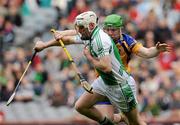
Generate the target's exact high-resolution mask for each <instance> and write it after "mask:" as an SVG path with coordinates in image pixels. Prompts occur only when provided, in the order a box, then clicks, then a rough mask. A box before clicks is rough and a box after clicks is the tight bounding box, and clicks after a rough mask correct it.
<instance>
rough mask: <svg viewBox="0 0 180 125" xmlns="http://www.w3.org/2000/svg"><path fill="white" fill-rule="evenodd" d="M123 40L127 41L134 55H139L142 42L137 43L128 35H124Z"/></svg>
mask: <svg viewBox="0 0 180 125" xmlns="http://www.w3.org/2000/svg"><path fill="white" fill-rule="evenodd" d="M123 39H124V40H125V42H126V44H127V46H128V49H129V51H131V52H132V53H134V54H137V52H138V50H139V48H140V47H141V46H142V44H141V43H140V42H137V41H136V40H135V39H134V38H132V37H131V36H129V35H127V34H123Z"/></svg>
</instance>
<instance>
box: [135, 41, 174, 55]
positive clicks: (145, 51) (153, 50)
mask: <svg viewBox="0 0 180 125" xmlns="http://www.w3.org/2000/svg"><path fill="white" fill-rule="evenodd" d="M136 44H137V43H136ZM171 50H172V47H171V46H170V45H168V44H166V43H162V44H160V43H159V42H158V43H157V44H156V46H154V47H150V48H146V47H144V46H142V45H141V44H137V45H134V47H133V48H132V51H133V53H135V54H136V55H138V56H140V57H143V58H153V57H156V56H158V55H159V53H160V52H166V51H168V52H169V51H171Z"/></svg>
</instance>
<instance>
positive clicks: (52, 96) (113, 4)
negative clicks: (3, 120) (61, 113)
mask: <svg viewBox="0 0 180 125" xmlns="http://www.w3.org/2000/svg"><path fill="white" fill-rule="evenodd" d="M27 3H28V4H27ZM35 7H36V8H54V9H55V10H56V12H57V17H56V20H55V21H54V23H53V24H51V25H49V26H48V27H46V28H45V30H43V31H42V32H37V33H35V34H34V36H33V37H32V38H31V39H27V41H24V43H22V45H21V46H17V45H16V41H15V38H16V37H18V36H16V35H15V33H14V30H16V27H21V26H22V25H23V23H24V20H23V19H24V18H25V17H27V16H30V15H31V11H32V9H33V8H35ZM87 10H93V11H94V12H96V14H97V15H98V17H99V23H100V24H102V22H103V20H104V18H105V16H107V15H108V14H112V13H116V14H120V15H121V16H123V17H124V21H125V22H124V28H123V30H124V32H125V33H127V34H129V35H131V36H133V37H134V38H135V39H136V40H137V41H139V42H142V44H143V45H144V46H146V47H151V46H155V44H156V43H157V42H158V41H159V42H161V43H168V44H171V45H172V46H173V51H172V52H169V53H161V54H160V55H159V56H158V57H157V58H153V59H148V60H147V59H146V60H145V59H142V58H138V57H136V56H132V60H131V62H130V67H131V71H132V75H133V77H134V78H135V80H136V83H137V86H138V101H139V110H140V112H141V114H142V116H143V117H144V118H145V119H146V120H148V119H152V118H157V117H158V118H160V119H161V118H162V119H164V118H172V119H173V118H178V117H179V118H180V68H179V67H180V0H33V1H32V0H0V102H3V101H7V100H8V98H9V97H10V95H11V94H12V92H13V90H14V88H15V86H16V84H17V83H18V80H19V78H20V77H21V75H22V73H23V72H24V70H25V68H26V66H27V63H28V60H29V59H30V57H31V55H32V48H33V42H32V41H34V38H37V37H40V38H42V39H43V40H45V41H47V40H49V39H51V38H53V37H52V36H51V35H50V34H49V33H48V32H49V31H48V30H49V27H52V26H53V27H55V28H56V29H58V30H65V29H72V28H73V21H74V18H75V17H76V16H77V15H78V14H80V13H81V12H84V11H87ZM29 21H30V20H29ZM34 25H38V24H34ZM26 32H28V29H27V31H26ZM28 45H29V46H28ZM76 48H78V49H76ZM72 51H74V52H72ZM70 52H71V53H73V58H75V60H76V64H77V65H78V67H79V69H80V71H81V72H82V74H83V76H84V77H85V78H86V80H87V81H89V82H92V81H93V80H94V79H95V78H96V75H95V72H94V69H93V67H92V66H91V64H89V63H88V62H87V60H86V59H85V57H83V54H82V48H81V46H77V45H75V46H72V47H71V48H70ZM83 92H84V90H83V89H82V88H81V86H80V84H79V80H78V77H77V76H76V73H75V72H74V70H73V68H72V66H71V65H70V62H69V61H68V58H67V56H66V54H65V53H64V52H63V50H62V49H60V48H56V49H53V48H51V49H47V50H45V51H43V52H41V53H39V54H38V55H37V56H36V57H35V59H34V61H33V64H32V65H31V67H30V68H29V69H28V71H27V73H26V75H25V77H24V78H23V80H22V82H21V86H20V88H19V90H18V92H17V95H16V97H15V101H21V102H25V103H26V102H29V101H34V100H36V99H37V98H44V99H45V100H46V101H48V102H49V105H51V106H61V105H67V106H70V107H73V105H74V102H75V101H76V100H77V98H78V97H79V96H80V95H81V94H82V93H83ZM173 116H178V117H173ZM172 119H171V120H172Z"/></svg>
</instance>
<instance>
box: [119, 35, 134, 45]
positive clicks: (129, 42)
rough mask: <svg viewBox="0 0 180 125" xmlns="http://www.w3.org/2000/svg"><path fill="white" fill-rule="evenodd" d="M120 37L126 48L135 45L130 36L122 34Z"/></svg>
mask: <svg viewBox="0 0 180 125" xmlns="http://www.w3.org/2000/svg"><path fill="white" fill-rule="evenodd" d="M122 36H123V40H124V41H125V42H126V43H127V44H128V46H131V45H132V44H133V43H136V40H135V39H134V38H133V37H132V36H130V35H128V34H125V33H123V34H122Z"/></svg>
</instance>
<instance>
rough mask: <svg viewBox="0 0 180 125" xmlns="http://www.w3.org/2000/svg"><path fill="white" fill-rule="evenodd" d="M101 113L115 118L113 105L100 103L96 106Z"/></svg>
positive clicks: (112, 118)
mask: <svg viewBox="0 0 180 125" xmlns="http://www.w3.org/2000/svg"><path fill="white" fill-rule="evenodd" d="M95 107H96V108H97V109H98V110H99V111H100V112H101V114H104V115H105V116H106V117H107V118H109V119H111V120H112V121H113V120H114V117H113V115H114V108H113V106H112V105H105V104H98V105H96V106H95Z"/></svg>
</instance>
